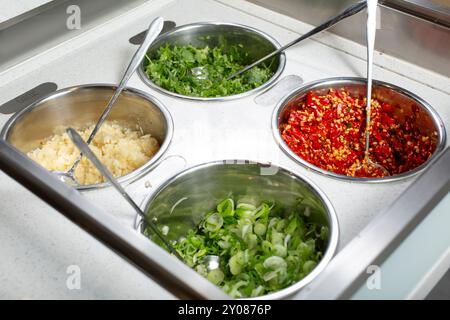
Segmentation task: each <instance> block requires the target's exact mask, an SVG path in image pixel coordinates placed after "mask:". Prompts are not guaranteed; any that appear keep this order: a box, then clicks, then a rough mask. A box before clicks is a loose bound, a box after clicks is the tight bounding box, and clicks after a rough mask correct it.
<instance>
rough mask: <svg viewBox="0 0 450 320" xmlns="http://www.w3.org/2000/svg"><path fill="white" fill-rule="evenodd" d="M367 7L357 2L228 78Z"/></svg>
mask: <svg viewBox="0 0 450 320" xmlns="http://www.w3.org/2000/svg"><path fill="white" fill-rule="evenodd" d="M365 7H366V1H365V0H364V1H360V2H357V3H355V4H353V5H351V6H349V7H348V8H347V9H345V10H344V11H342V12H341V13H339V14H338V15H336V16H334V17H333V18H331V19H329V20H328V21H326V22H324V23H322V24H321V25H319V26H317V27H316V28H314V29H312V30H311V31H309V32H308V33H305V34H304V35H302V36H301V37H299V38H297V39H295V40H293V41H291V42H289V43H288V44H286V45H284V46H282V47H281V48H279V49H278V50H275V51H273V52H271V53H269V54H268V55H266V56H264V57H262V58H261V59H259V60H257V61H255V62H253V63H252V64H249V65H248V66H246V67H245V68H243V69H241V70H239V71H237V72H235V73H233V74H232V75H230V76H228V78H227V80H230V79H232V78H234V77H236V76H237V75H239V74H241V73H243V72H245V71H247V70H249V69H251V68H253V67H254V66H256V65H258V64H260V63H261V62H263V61H266V60H267V59H269V58H271V57H273V56H275V55H277V54H279V53H280V52H282V51H284V50H286V49H287V48H290V47H292V46H293V45H295V44H297V43H299V42H300V41H302V40H305V39H307V38H309V37H311V36H313V35H315V34H316V33H319V32H321V31H323V30H326V29H328V28H330V27H332V26H334V25H335V24H336V23H338V22H339V21H341V20H343V19H345V18H347V17H350V16H352V15H354V14H356V13H358V12H360V11H361V10H362V9H364V8H365Z"/></svg>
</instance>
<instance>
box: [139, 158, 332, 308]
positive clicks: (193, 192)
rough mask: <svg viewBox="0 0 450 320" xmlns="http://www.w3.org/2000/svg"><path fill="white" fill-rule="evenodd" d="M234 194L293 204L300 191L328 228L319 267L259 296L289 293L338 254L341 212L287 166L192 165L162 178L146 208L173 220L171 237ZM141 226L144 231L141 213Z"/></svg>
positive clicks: (164, 222) (162, 222)
mask: <svg viewBox="0 0 450 320" xmlns="http://www.w3.org/2000/svg"><path fill="white" fill-rule="evenodd" d="M231 195H232V196H233V197H234V198H235V199H239V198H242V197H244V196H245V197H246V199H247V200H250V201H254V202H255V203H259V202H261V201H263V200H267V201H275V202H276V203H279V204H282V205H283V206H284V207H289V206H292V205H294V203H295V202H296V200H298V198H299V196H308V197H311V198H312V199H314V202H315V203H316V205H315V208H314V209H313V210H311V215H310V216H309V219H311V220H313V221H316V222H317V223H319V224H321V225H326V226H328V228H329V231H330V232H329V239H328V244H327V248H326V251H325V254H324V256H323V258H322V260H321V261H320V262H319V264H318V265H317V266H316V268H315V269H314V270H313V271H312V272H311V273H310V274H308V275H307V276H306V277H305V278H303V279H302V280H300V281H299V282H297V283H296V284H294V285H292V286H290V287H287V288H285V289H282V290H280V291H278V292H275V293H271V294H268V295H265V296H261V297H258V298H260V299H281V298H285V297H287V296H289V295H291V294H293V293H295V292H296V291H298V290H300V289H301V288H303V287H304V286H305V285H306V284H308V283H309V282H310V281H311V280H313V279H314V278H315V277H316V276H317V275H318V274H319V273H320V272H321V271H322V270H323V269H324V268H325V266H326V265H327V264H328V262H329V261H330V260H331V258H332V257H333V255H334V253H335V250H336V247H337V244H338V238H339V227H338V220H337V216H336V213H335V211H334V209H333V207H332V205H331V203H330V201H329V200H328V199H327V197H326V196H325V194H324V193H323V192H322V191H321V190H320V189H319V188H318V187H316V186H315V185H314V184H313V183H312V182H311V181H309V180H308V179H306V178H303V177H300V176H298V175H296V174H294V173H292V172H290V171H288V170H285V169H283V168H280V167H277V166H274V165H270V166H268V165H264V164H260V163H251V162H249V161H239V160H228V161H216V162H209V163H205V164H201V165H198V166H195V167H193V168H190V169H187V170H185V171H183V172H181V173H179V174H176V175H175V176H173V177H172V178H170V179H168V180H167V181H166V182H165V183H163V184H162V185H161V186H160V187H159V188H158V189H157V190H156V191H155V192H154V193H152V194H151V195H149V196H148V197H147V199H146V200H145V201H144V204H143V208H144V212H145V213H146V214H147V215H148V216H149V217H152V218H153V219H154V221H155V222H156V223H157V224H158V225H159V226H160V227H162V226H168V227H169V233H168V234H167V236H168V238H169V239H171V240H178V239H180V237H183V236H185V235H186V234H187V231H188V230H189V229H192V228H195V227H197V226H198V224H199V222H200V221H201V220H202V218H203V216H204V214H206V213H208V212H210V211H211V210H212V209H214V208H215V206H216V205H217V202H218V201H220V200H222V199H224V198H226V197H229V196H231ZM136 228H138V229H139V230H141V232H143V231H144V229H145V226H143V224H142V221H141V220H140V219H139V217H137V222H136Z"/></svg>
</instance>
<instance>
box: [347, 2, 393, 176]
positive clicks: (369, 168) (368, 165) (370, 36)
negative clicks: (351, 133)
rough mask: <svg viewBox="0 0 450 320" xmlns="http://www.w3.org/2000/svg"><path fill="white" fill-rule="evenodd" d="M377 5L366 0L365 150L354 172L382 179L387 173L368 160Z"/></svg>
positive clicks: (380, 166)
mask: <svg viewBox="0 0 450 320" xmlns="http://www.w3.org/2000/svg"><path fill="white" fill-rule="evenodd" d="M377 5H378V0H367V29H366V34H367V35H366V36H367V94H366V130H365V150H364V159H363V161H362V163H361V164H359V165H358V167H357V168H356V170H355V172H358V171H359V172H366V173H367V172H376V171H379V172H381V174H382V176H383V177H386V176H389V175H390V174H389V171H387V170H386V168H385V167H383V166H382V165H380V164H378V163H375V162H373V161H372V160H371V159H370V152H369V147H370V121H371V110H372V106H371V101H372V69H373V52H374V47H375V34H376V30H377V21H376V19H377V17H376V16H377Z"/></svg>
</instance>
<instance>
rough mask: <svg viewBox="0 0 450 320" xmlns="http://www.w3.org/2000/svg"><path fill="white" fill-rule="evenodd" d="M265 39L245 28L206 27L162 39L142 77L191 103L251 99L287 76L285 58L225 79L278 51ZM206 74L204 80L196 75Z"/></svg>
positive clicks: (191, 26)
mask: <svg viewBox="0 0 450 320" xmlns="http://www.w3.org/2000/svg"><path fill="white" fill-rule="evenodd" d="M279 47H280V44H279V43H278V42H277V41H276V40H275V39H274V38H272V37H270V36H269V35H267V34H266V33H264V32H262V31H260V30H258V29H255V28H251V27H248V26H245V25H239V24H234V23H222V22H202V23H194V24H188V25H184V26H180V27H178V28H175V29H173V30H171V31H168V32H166V33H164V34H162V35H160V36H159V37H158V38H157V39H156V40H155V42H154V43H153V44H152V45H151V46H150V48H149V50H148V52H147V55H146V57H145V58H144V59H143V61H142V63H141V66H140V68H139V70H138V73H139V75H140V77H141V79H142V80H143V81H144V83H145V84H147V85H148V86H150V87H151V88H153V89H156V90H158V91H160V92H162V93H165V94H168V95H171V96H175V97H179V98H185V99H192V100H206V101H211V100H219V101H221V100H229V99H237V98H241V97H246V96H249V95H251V94H253V93H255V92H257V91H260V90H264V89H265V88H268V87H269V86H270V85H272V84H273V83H274V82H275V81H276V80H277V79H278V77H279V76H280V75H281V73H282V72H283V69H284V66H285V63H286V58H285V55H284V53H282V54H279V55H277V56H275V57H273V58H272V59H269V60H268V61H266V62H264V63H261V64H260V65H258V66H255V67H254V68H252V69H250V70H248V71H247V72H244V73H243V74H241V75H238V76H236V77H234V78H232V79H230V80H227V79H226V78H227V77H228V76H229V75H231V74H233V73H234V72H236V71H239V70H240V69H242V68H244V67H245V66H246V65H248V64H250V63H251V62H254V61H256V60H258V59H259V58H262V57H263V56H265V55H266V54H268V53H270V52H272V51H274V50H276V49H278V48H279ZM199 69H200V70H201V76H199V75H198V74H197V73H196V72H193V70H199Z"/></svg>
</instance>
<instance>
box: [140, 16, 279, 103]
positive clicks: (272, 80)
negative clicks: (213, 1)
mask: <svg viewBox="0 0 450 320" xmlns="http://www.w3.org/2000/svg"><path fill="white" fill-rule="evenodd" d="M209 25H217V26H234V27H240V28H243V29H247V30H250V31H252V32H254V33H256V34H258V35H260V36H262V37H263V38H265V39H266V40H268V41H269V42H270V43H272V44H273V45H274V46H275V48H276V49H279V48H281V45H280V43H279V42H278V41H277V40H276V39H275V38H273V37H272V36H270V35H268V34H267V33H265V32H263V31H261V30H259V29H256V28H253V27H249V26H246V25H243V24H238V23H231V22H218V21H210V22H196V23H190V24H186V25H182V26H179V27H176V28H174V29H172V30H170V31H167V32H166V33H163V34H161V35H159V36H158V38H156V40H155V42H157V41H161V40H164V39H167V38H169V37H170V36H171V35H173V34H174V33H177V32H179V31H184V30H188V29H194V28H198V27H201V26H209ZM150 47H151V46H150ZM149 50H150V49H149ZM279 57H280V63H279V65H278V69H277V70H276V71H275V73H274V74H273V76H272V77H271V78H270V79H269V80H268V81H267V82H265V83H263V84H262V85H260V86H259V87H257V88H254V89H252V90H249V91H246V92H243V93H239V94H234V95H231V96H224V97H209V98H205V97H193V96H185V95H182V94H179V93H176V92H172V91H169V90H166V89H164V88H162V87H160V86H158V85H156V84H155V83H154V82H153V81H151V80H150V79H149V78H148V77H147V74H146V73H145V70H144V60H143V61H142V62H141V64H140V65H139V68H138V74H139V77H140V78H141V80H142V81H143V82H144V83H145V84H146V85H147V86H149V87H150V88H152V89H155V90H157V91H159V92H160V93H163V94H165V95H168V96H171V97H176V98H181V99H187V100H194V101H228V100H235V99H240V98H244V97H248V96H250V95H252V94H254V93H256V92H259V91H263V90H264V89H266V88H268V87H270V86H271V85H272V84H274V83H275V81H276V80H277V79H278V78H279V77H280V76H281V74H282V73H283V71H284V68H285V66H286V56H285V54H284V52H282V53H280V54H279Z"/></svg>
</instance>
